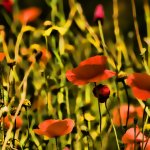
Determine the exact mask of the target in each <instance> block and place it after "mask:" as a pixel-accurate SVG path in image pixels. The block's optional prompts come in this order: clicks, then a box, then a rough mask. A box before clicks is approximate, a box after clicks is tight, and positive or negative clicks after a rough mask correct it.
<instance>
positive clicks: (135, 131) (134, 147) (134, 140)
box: [134, 124, 136, 150]
mask: <svg viewBox="0 0 150 150" xmlns="http://www.w3.org/2000/svg"><path fill="white" fill-rule="evenodd" d="M135 145H136V124H134V150H135Z"/></svg>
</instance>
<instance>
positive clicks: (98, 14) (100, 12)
mask: <svg viewBox="0 0 150 150" xmlns="http://www.w3.org/2000/svg"><path fill="white" fill-rule="evenodd" d="M104 17H105V14H104V9H103V5H101V4H98V5H97V6H96V8H95V11H94V21H97V20H100V21H101V22H102V23H103V19H104Z"/></svg>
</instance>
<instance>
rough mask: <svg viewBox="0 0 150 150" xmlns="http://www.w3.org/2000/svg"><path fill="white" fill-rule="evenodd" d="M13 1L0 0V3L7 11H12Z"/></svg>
mask: <svg viewBox="0 0 150 150" xmlns="http://www.w3.org/2000/svg"><path fill="white" fill-rule="evenodd" d="M13 4H14V1H13V0H2V2H1V5H2V6H3V7H4V8H5V9H6V11H7V12H9V13H11V12H12V7H13Z"/></svg>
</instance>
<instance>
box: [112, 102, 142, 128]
mask: <svg viewBox="0 0 150 150" xmlns="http://www.w3.org/2000/svg"><path fill="white" fill-rule="evenodd" d="M127 112H128V105H127V104H122V105H121V106H120V109H119V107H118V106H117V107H115V108H114V109H113V112H112V114H113V123H114V125H116V126H120V125H123V126H125V125H126V120H127ZM135 117H138V118H139V119H141V118H142V117H143V108H142V107H140V106H137V107H136V106H133V105H130V107H129V119H128V125H131V124H133V123H134V118H135Z"/></svg>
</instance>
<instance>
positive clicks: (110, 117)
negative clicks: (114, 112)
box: [105, 102, 120, 150]
mask: <svg viewBox="0 0 150 150" xmlns="http://www.w3.org/2000/svg"><path fill="white" fill-rule="evenodd" d="M105 107H106V111H107V113H108V116H109V118H110V121H111V124H112V126H113V130H114V133H115V137H116V142H117V147H118V150H120V146H119V142H118V136H117V132H116V129H115V126H114V124H113V121H112V119H111V116H110V113H109V110H108V108H107V104H106V102H105Z"/></svg>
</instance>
